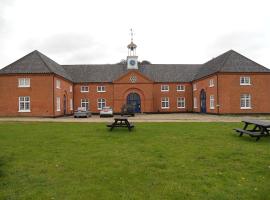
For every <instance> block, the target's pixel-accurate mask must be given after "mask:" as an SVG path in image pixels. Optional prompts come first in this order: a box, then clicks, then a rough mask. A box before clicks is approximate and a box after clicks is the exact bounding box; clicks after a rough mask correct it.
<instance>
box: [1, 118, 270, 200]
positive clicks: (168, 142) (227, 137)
mask: <svg viewBox="0 0 270 200" xmlns="http://www.w3.org/2000/svg"><path fill="white" fill-rule="evenodd" d="M135 125H136V128H135V129H134V130H133V131H132V133H129V132H128V131H127V130H125V129H120V130H117V129H115V130H114V131H113V132H109V131H108V130H107V128H106V127H105V124H104V123H15V122H14V123H0V199H27V200H28V199H35V200H36V199H46V200H47V199H60V200H63V199H76V200H77V199H117V200H118V199H155V200H156V199H245V200H247V199H270V138H262V139H261V140H260V141H258V142H255V139H254V138H253V139H252V138H250V137H247V136H244V137H241V138H240V137H238V136H237V135H236V134H235V133H234V132H233V131H232V128H234V127H241V126H242V125H241V124H239V123H136V124H135Z"/></svg>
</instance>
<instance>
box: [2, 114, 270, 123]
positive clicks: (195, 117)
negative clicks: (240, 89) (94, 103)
mask: <svg viewBox="0 0 270 200" xmlns="http://www.w3.org/2000/svg"><path fill="white" fill-rule="evenodd" d="M116 116H117V115H115V117H116ZM246 118H248V119H270V115H260V116H254V115H251V116H232V115H209V114H196V113H177V114H175V113H174V114H137V115H136V116H135V117H130V118H129V119H130V121H132V122H241V121H242V120H243V119H246ZM112 120H113V118H100V117H99V116H98V115H93V116H92V117H90V118H79V119H77V118H76V119H75V118H73V117H72V116H69V117H59V118H43V117H1V118H0V122H4V121H23V122H111V121H112Z"/></svg>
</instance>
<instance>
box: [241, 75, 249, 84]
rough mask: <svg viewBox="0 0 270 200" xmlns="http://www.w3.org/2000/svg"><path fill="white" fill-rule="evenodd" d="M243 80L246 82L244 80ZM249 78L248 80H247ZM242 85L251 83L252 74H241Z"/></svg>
mask: <svg viewBox="0 0 270 200" xmlns="http://www.w3.org/2000/svg"><path fill="white" fill-rule="evenodd" d="M242 80H243V81H244V82H242ZM247 80H248V81H247ZM240 85H251V79H250V76H240Z"/></svg>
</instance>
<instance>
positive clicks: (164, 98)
mask: <svg viewBox="0 0 270 200" xmlns="http://www.w3.org/2000/svg"><path fill="white" fill-rule="evenodd" d="M163 102H164V103H165V104H166V103H168V106H166V107H163V106H162V103H163ZM161 109H170V99H169V97H161Z"/></svg>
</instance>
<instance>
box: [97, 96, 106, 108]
mask: <svg viewBox="0 0 270 200" xmlns="http://www.w3.org/2000/svg"><path fill="white" fill-rule="evenodd" d="M104 107H106V99H104V98H99V99H98V100H97V109H98V110H102V108H104Z"/></svg>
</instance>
